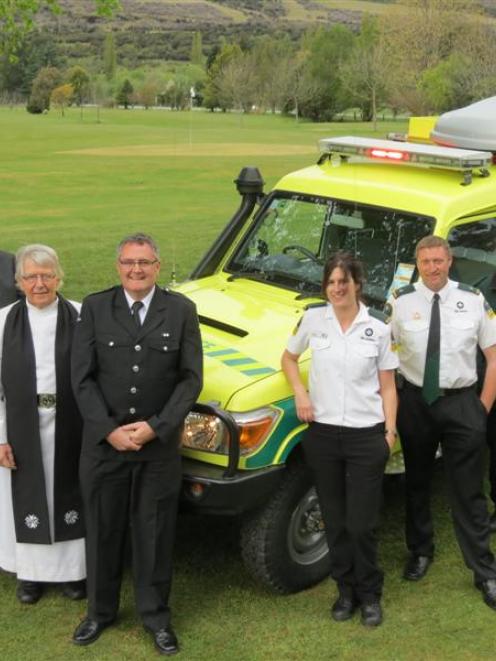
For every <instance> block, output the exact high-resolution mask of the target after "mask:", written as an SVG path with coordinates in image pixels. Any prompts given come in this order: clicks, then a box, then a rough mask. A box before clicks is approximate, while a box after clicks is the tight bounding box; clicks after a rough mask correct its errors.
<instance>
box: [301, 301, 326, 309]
mask: <svg viewBox="0 0 496 661" xmlns="http://www.w3.org/2000/svg"><path fill="white" fill-rule="evenodd" d="M326 305H327V301H319V302H318V303H309V304H308V305H305V310H311V309H312V308H325V306H326Z"/></svg>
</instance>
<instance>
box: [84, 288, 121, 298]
mask: <svg viewBox="0 0 496 661" xmlns="http://www.w3.org/2000/svg"><path fill="white" fill-rule="evenodd" d="M116 288H117V287H116V285H113V286H112V287H108V288H107V289H102V290H101V291H94V292H92V293H91V294H88V295H87V296H85V298H94V297H95V296H101V295H102V294H107V293H108V292H111V291H113V290H114V289H116Z"/></svg>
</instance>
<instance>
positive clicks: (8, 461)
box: [0, 443, 17, 469]
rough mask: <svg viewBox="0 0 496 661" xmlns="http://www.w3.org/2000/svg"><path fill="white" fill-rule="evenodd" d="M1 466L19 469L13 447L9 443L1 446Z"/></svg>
mask: <svg viewBox="0 0 496 661" xmlns="http://www.w3.org/2000/svg"><path fill="white" fill-rule="evenodd" d="M0 466H3V467H4V468H12V469H15V468H17V466H16V463H15V459H14V453H13V451H12V446H11V445H9V444H8V443H2V444H1V445H0Z"/></svg>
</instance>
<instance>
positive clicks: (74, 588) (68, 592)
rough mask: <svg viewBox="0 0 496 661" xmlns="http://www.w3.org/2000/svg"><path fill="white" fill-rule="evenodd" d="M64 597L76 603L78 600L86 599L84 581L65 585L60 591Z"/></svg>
mask: <svg viewBox="0 0 496 661" xmlns="http://www.w3.org/2000/svg"><path fill="white" fill-rule="evenodd" d="M62 594H63V595H64V597H67V598H68V599H72V600H73V601H78V600H79V599H85V598H86V581H71V582H70V583H65V584H64V588H63V590H62Z"/></svg>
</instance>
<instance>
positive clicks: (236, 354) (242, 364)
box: [203, 340, 277, 377]
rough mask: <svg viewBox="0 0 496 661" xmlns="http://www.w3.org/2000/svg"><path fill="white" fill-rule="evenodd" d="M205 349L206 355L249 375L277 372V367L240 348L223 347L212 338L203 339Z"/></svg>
mask: <svg viewBox="0 0 496 661" xmlns="http://www.w3.org/2000/svg"><path fill="white" fill-rule="evenodd" d="M203 350H204V354H205V356H206V357H208V358H215V359H216V360H219V361H220V362H221V363H223V364H224V365H227V366H228V367H232V368H233V369H235V370H236V371H237V372H239V373H240V374H243V375H244V376H247V377H248V376H252V377H253V376H264V375H268V374H274V373H275V372H277V370H276V369H274V368H272V367H268V366H267V365H264V364H263V363H260V362H259V361H258V360H256V359H255V358H251V357H250V356H245V355H244V354H242V353H241V352H240V351H238V349H230V348H228V347H222V346H219V345H218V344H216V343H215V342H211V341H210V340H203Z"/></svg>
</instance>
